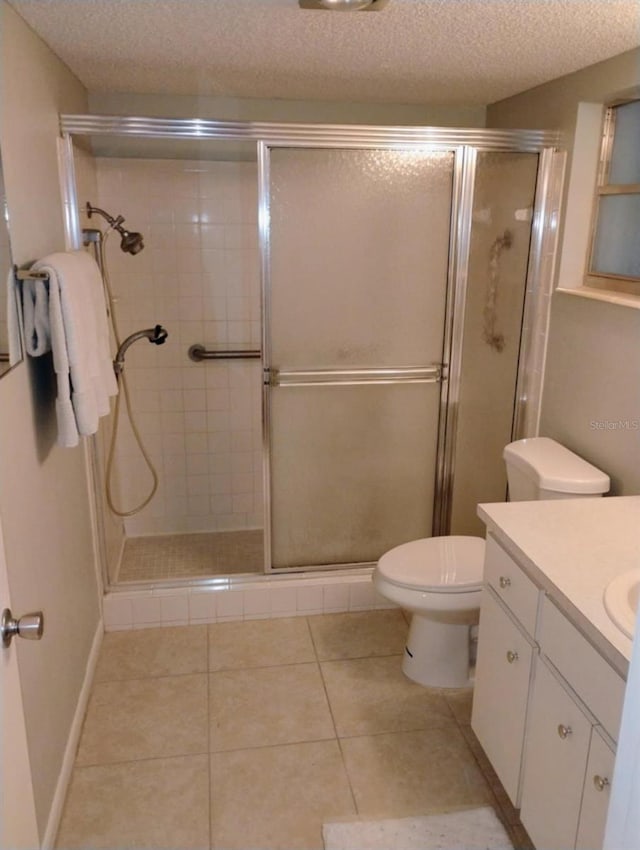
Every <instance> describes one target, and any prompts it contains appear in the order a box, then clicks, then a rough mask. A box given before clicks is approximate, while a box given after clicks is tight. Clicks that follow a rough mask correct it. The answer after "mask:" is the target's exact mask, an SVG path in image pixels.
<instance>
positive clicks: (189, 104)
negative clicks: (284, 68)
mask: <svg viewBox="0 0 640 850" xmlns="http://www.w3.org/2000/svg"><path fill="white" fill-rule="evenodd" d="M89 102H90V106H91V112H93V113H96V114H103V115H151V116H158V117H160V118H214V119H218V120H219V121H275V122H278V121H292V122H302V123H307V122H308V123H311V124H396V125H399V126H402V125H409V126H412V125H415V124H418V125H425V126H429V125H432V126H442V127H484V124H485V117H486V116H485V108H484V107H483V106H429V105H428V104H423V105H420V104H403V103H337V102H335V101H307V100H262V99H257V98H256V99H253V98H228V97H226V98H225V97H201V96H193V97H184V96H178V95H162V94H108V93H106V94H95V93H92V94H91V95H90V96H89Z"/></svg>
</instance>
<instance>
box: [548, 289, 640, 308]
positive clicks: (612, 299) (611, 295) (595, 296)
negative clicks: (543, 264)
mask: <svg viewBox="0 0 640 850" xmlns="http://www.w3.org/2000/svg"><path fill="white" fill-rule="evenodd" d="M556 292H562V294H563V295H576V296H577V297H578V298H590V299H591V300H592V301H607V302H608V303H609V304H617V305H618V306H619V307H631V308H632V309H633V310H640V295H632V294H631V293H629V292H615V291H613V290H612V289H596V288H595V287H594V286H576V287H575V288H569V287H564V286H563V287H561V286H559V287H558V288H557V289H556Z"/></svg>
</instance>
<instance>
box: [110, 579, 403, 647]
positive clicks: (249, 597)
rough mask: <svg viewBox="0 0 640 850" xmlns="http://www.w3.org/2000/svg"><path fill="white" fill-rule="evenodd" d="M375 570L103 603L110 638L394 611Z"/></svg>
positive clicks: (145, 591) (223, 582) (222, 582)
mask: <svg viewBox="0 0 640 850" xmlns="http://www.w3.org/2000/svg"><path fill="white" fill-rule="evenodd" d="M371 573H372V569H369V568H368V569H365V570H361V571H358V573H356V574H353V573H352V574H350V575H346V576H345V575H344V574H337V573H335V572H333V573H332V572H328V573H323V574H318V573H314V574H313V575H304V574H298V575H296V576H280V575H278V576H259V577H255V576H251V577H240V578H239V577H237V576H234V577H224V578H216V579H211V580H210V581H209V582H208V583H207V584H202V583H194V584H192V585H187V586H176V587H171V588H167V587H166V585H165V586H164V587H149V588H140V587H137V588H135V589H130V590H128V589H118V590H115V591H109V592H107V593H105V595H104V597H103V617H104V627H105V631H107V632H114V631H123V630H127V629H148V628H158V627H161V626H187V625H202V624H206V623H223V622H231V621H234V620H236V621H237V620H268V619H275V618H278V617H305V616H308V615H311V614H336V613H342V612H346V611H374V610H381V609H386V608H395V607H397V606H395V605H394V604H393V603H390V602H389V601H388V600H386V599H384V598H383V597H382V596H380V595H379V594H378V593H376V591H375V589H374V587H373V584H372V582H371Z"/></svg>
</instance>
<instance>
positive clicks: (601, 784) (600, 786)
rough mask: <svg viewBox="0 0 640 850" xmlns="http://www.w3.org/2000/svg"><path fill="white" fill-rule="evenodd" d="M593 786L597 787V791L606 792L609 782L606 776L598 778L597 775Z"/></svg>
mask: <svg viewBox="0 0 640 850" xmlns="http://www.w3.org/2000/svg"><path fill="white" fill-rule="evenodd" d="M593 784H594V785H595V787H596V791H604V789H605V788H606V787H607V786H608V784H609V780H608V779H607V777H606V776H598V774H597V773H596V775H595V776H594V777H593Z"/></svg>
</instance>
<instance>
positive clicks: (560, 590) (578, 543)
mask: <svg viewBox="0 0 640 850" xmlns="http://www.w3.org/2000/svg"><path fill="white" fill-rule="evenodd" d="M478 516H479V517H480V518H481V519H482V520H483V521H484V522H485V523H486V525H487V529H488V530H489V531H490V532H491V533H492V534H493V535H494V537H495V538H496V540H498V542H499V543H501V544H502V546H503V547H504V548H505V549H506V550H507V551H508V552H509V553H510V554H511V555H512V556H513V557H514V558H515V559H516V560H517V561H518V563H519V564H520V566H521V567H522V568H523V569H524V571H525V572H526V573H528V575H529V577H530V578H531V579H532V580H533V581H534V582H535V583H536V584H537V585H539V586H540V587H542V588H543V590H545V591H546V592H547V594H548V595H549V596H550V597H551V599H552V600H553V601H554V602H555V603H556V605H557V606H558V607H559V608H560V609H561V610H562V611H564V613H565V614H566V615H567V617H568V618H569V619H570V620H571V621H572V622H573V623H574V625H575V626H576V627H577V628H578V629H579V630H580V631H581V632H582V633H583V634H584V636H585V637H586V638H587V639H588V640H589V642H590V643H591V644H592V645H593V646H594V647H595V648H596V649H597V650H598V651H599V652H600V654H601V655H603V656H604V657H605V658H606V659H607V661H609V663H610V664H611V665H612V666H613V667H614V668H615V669H616V670H617V671H618V673H620V674H621V675H622V676H624V677H625V678H626V676H627V672H628V668H629V659H630V658H631V646H632V641H631V640H629V638H627V637H626V635H624V634H623V633H622V632H621V631H620V629H618V627H617V626H616V625H615V623H613V621H612V620H611V619H610V617H609V615H608V614H607V612H606V610H605V607H604V602H603V593H604V589H605V587H606V586H607V584H608V583H609V582H610V581H611V579H613V578H615V577H616V576H617V575H620V574H621V573H625V572H627V571H628V570H632V569H636V568H638V567H640V496H612V497H604V498H594V499H559V500H553V501H541V502H507V503H500V504H485V505H478Z"/></svg>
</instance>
